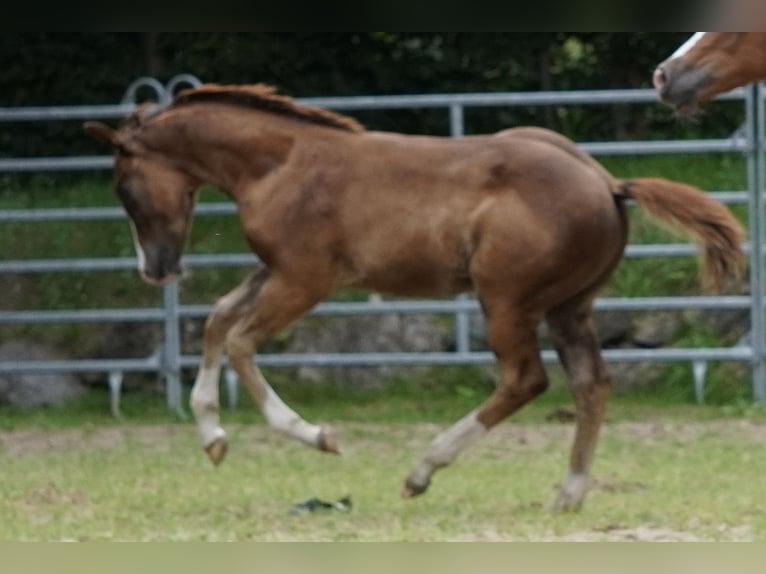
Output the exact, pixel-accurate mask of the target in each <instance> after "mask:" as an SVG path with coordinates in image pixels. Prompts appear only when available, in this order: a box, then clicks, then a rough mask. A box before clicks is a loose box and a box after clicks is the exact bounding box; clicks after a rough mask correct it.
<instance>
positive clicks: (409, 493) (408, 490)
mask: <svg viewBox="0 0 766 574" xmlns="http://www.w3.org/2000/svg"><path fill="white" fill-rule="evenodd" d="M430 484H431V482H430V481H428V482H426V483H425V484H416V483H414V482H412V481H411V480H410V479H409V478H408V479H407V480H405V481H404V488H402V498H414V497H416V496H420V495H421V494H423V493H424V492H425V491H426V490H428V487H429V485H430Z"/></svg>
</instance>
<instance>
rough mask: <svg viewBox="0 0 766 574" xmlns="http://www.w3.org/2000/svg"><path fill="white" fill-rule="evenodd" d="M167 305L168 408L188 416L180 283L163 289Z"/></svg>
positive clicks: (181, 415)
mask: <svg viewBox="0 0 766 574" xmlns="http://www.w3.org/2000/svg"><path fill="white" fill-rule="evenodd" d="M162 296H163V304H164V307H165V347H164V353H163V357H162V359H163V365H162V370H163V373H162V374H163V375H164V378H165V385H166V393H167V403H168V409H170V411H171V412H174V413H176V414H177V415H178V416H179V417H181V418H186V412H185V411H184V408H183V404H182V403H183V392H182V387H181V331H180V326H179V315H178V284H177V283H176V282H173V283H170V284H168V285H166V286H165V287H164V288H163V291H162Z"/></svg>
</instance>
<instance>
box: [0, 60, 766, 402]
mask: <svg viewBox="0 0 766 574" xmlns="http://www.w3.org/2000/svg"><path fill="white" fill-rule="evenodd" d="M197 84H199V80H197V79H196V78H195V77H193V76H190V75H188V74H185V75H181V76H176V77H175V78H173V79H172V80H171V81H170V82H168V83H167V84H165V85H163V84H161V83H160V82H159V81H157V80H156V79H154V78H139V79H138V80H136V81H135V82H133V83H132V84H131V85H130V86H129V87H128V89H127V91H126V93H125V96H124V98H123V100H122V101H121V102H120V103H119V104H117V105H96V106H63V107H44V108H40V107H38V108H30V107H27V108H0V122H9V121H25V122H45V121H53V120H84V119H115V118H123V117H125V116H126V115H128V114H129V113H130V112H132V111H133V110H134V109H135V107H136V98H137V95H138V93H139V91H140V90H146V89H150V90H153V91H154V92H155V99H156V100H158V101H159V102H160V103H167V102H168V101H169V100H170V99H171V98H172V95H173V93H174V91H175V90H176V89H177V87H178V86H180V85H197ZM721 99H725V100H735V101H741V102H742V104H743V105H744V106H745V108H746V116H747V119H746V122H745V126H744V127H745V128H746V129H744V130H739V131H738V132H735V133H734V134H733V135H732V136H731V137H729V138H726V139H712V140H674V141H628V142H626V141H622V142H590V143H581V144H580V145H581V146H582V147H583V148H584V149H585V150H587V151H588V152H590V153H592V154H593V155H601V154H608V155H622V154H634V155H637V154H658V153H662V154H665V153H667V154H672V153H710V152H714V153H732V152H736V153H742V154H746V156H747V170H748V174H747V177H748V189H747V190H735V191H718V192H711V195H713V196H715V197H716V198H717V199H719V200H721V201H723V202H725V203H728V204H747V205H748V211H749V228H750V238H751V241H750V243H748V245H747V246H746V247H747V249H748V251H749V257H750V293H751V295H746V296H720V297H707V296H696V297H639V298H613V297H603V298H600V299H598V300H597V301H596V308H597V309H599V310H619V311H638V310H684V309H747V310H749V312H750V318H751V333H750V337H748V339H749V340H748V341H747V343H746V344H745V343H740V344H738V345H736V346H733V347H716V348H660V349H607V350H605V351H604V356H605V358H606V360H607V361H622V362H645V361H661V362H669V361H683V362H690V363H691V364H692V367H693V368H692V373H693V378H694V385H695V392H696V395H697V397H698V399H699V400H702V397H703V395H704V383H705V374H706V371H707V364H708V362H710V361H741V362H749V363H750V364H751V366H752V389H753V399H754V400H755V401H764V400H766V370H765V365H766V363H765V362H764V359H765V357H766V344H765V342H764V317H763V311H764V300H763V286H764V270H763V236H764V231H763V227H764V222H763V196H762V190H763V181H764V158H763V150H764V101H763V96H762V93H761V88H760V87H759V86H755V87H753V88H752V89H747V90H736V91H734V92H732V93H730V94H727V95H726V96H724V97H723V98H721ZM299 101H300V102H302V103H308V104H313V105H317V106H323V107H327V108H332V109H335V110H344V111H352V110H374V109H386V110H390V109H427V108H428V109H443V110H445V112H446V113H445V121H447V122H448V125H449V129H450V134H451V135H452V136H453V137H460V136H461V135H463V133H464V131H465V128H464V126H465V111H466V110H467V109H471V108H478V107H496V108H501V107H513V106H553V105H555V106H567V105H605V104H608V105H612V104H616V103H621V104H649V105H658V104H657V102H656V94H655V93H654V91H652V90H605V91H575V92H535V93H491V94H437V95H412V96H368V97H333V98H309V99H302V100H299ZM112 161H113V160H112V157H110V156H109V157H105V156H79V157H25V158H5V159H0V173H3V172H42V171H74V170H93V169H104V170H106V169H109V168H111V166H112ZM649 175H651V174H649ZM234 213H235V206H234V205H233V204H228V203H221V204H218V203H205V204H200V205H199V206H198V207H197V210H196V216H198V217H199V216H206V215H225V214H234ZM123 218H124V214H123V211H122V210H121V209H120V208H104V207H97V208H78V207H73V208H63V209H62V208H57V209H34V210H29V209H6V210H0V224H3V223H11V222H36V223H44V222H49V221H67V222H72V224H73V225H74V224H76V223H77V222H81V221H88V220H90V221H92V220H109V219H123ZM695 253H696V248H695V247H694V246H693V245H690V244H652V245H629V246H628V247H627V250H626V257H628V258H640V257H688V256H691V255H694V254H695ZM184 261H185V264H186V265H187V266H188V267H192V268H194V267H220V266H252V265H253V263H254V262H255V261H256V259H255V257H254V256H251V255H247V254H188V255H187V256H186V257H185V259H184ZM135 266H136V261H135V259H134V258H132V257H107V258H77V259H71V258H67V259H34V260H0V278H1V277H2V275H3V274H10V273H43V272H46V273H47V272H64V271H88V272H92V273H98V272H100V271H107V270H122V269H134V268H135ZM209 311H210V307H209V306H206V305H184V304H181V302H180V301H179V294H178V289H177V287H176V285H174V284H171V285H168V286H166V287H164V288H163V296H162V304H161V305H160V306H157V307H154V308H138V309H75V310H41V309H38V310H18V311H2V312H0V324H30V323H61V322H109V321H126V322H158V323H162V324H163V325H164V343H163V345H162V350H161V352H160V353H157V354H155V355H153V356H151V357H147V358H144V359H140V358H138V359H98V360H95V359H93V360H90V359H88V360H85V359H83V360H67V361H47V362H40V361H6V362H0V373H14V372H37V373H63V372H80V373H84V372H100V373H106V374H108V375H109V381H110V384H111V386H112V393H113V398H114V395H115V394H118V393H119V386H120V384H121V380H122V373H123V372H156V373H158V374H160V375H161V376H162V377H163V378H164V380H165V383H166V392H167V403H168V407H169V408H170V409H171V410H172V411H174V412H176V413H178V414H179V415H182V416H183V413H184V407H183V404H182V385H181V376H180V375H181V369H182V368H185V367H194V366H196V365H197V363H198V360H199V357H196V356H188V355H183V354H182V353H181V336H180V321H181V319H184V318H199V317H204V316H206V315H207V313H208V312H209ZM478 311H479V305H478V303H477V301H476V300H475V299H474V298H472V297H470V296H465V295H464V296H459V297H457V298H455V299H452V300H441V301H431V300H423V301H413V300H393V301H370V302H326V303H323V304H320V305H319V306H318V307H317V308H316V309H314V311H313V314H314V315H359V314H365V315H370V314H388V313H433V314H448V315H452V316H454V330H455V341H456V345H455V350H454V351H450V352H431V353H406V352H395V353H353V354H352V353H312V354H287V353H280V354H261V355H259V363H260V364H261V365H264V366H304V365H312V366H330V365H345V366H378V365H424V364H428V365H459V364H460V365H463V364H485V363H491V362H493V360H494V359H493V356H492V354H491V353H489V352H478V351H473V350H471V348H470V338H469V317H470V315H471V314H472V313H477V312H478ZM543 359H544V361H545V362H548V363H550V362H554V361H556V360H557V359H556V356H555V353H553V352H552V351H547V350H546V351H544V352H543ZM227 375H229V376H227V377H226V380H227V383H228V384H229V385H230V386H229V392H230V393H232V392H233V389H232V385H234V384H235V383H236V381H235V379H234V377H233V376H231V373H227ZM230 396H231V394H230ZM234 396H235V395H234Z"/></svg>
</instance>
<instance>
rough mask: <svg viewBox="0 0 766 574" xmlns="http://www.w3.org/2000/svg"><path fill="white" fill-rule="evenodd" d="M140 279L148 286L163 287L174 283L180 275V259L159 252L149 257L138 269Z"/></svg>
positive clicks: (163, 251) (167, 253) (165, 252)
mask: <svg viewBox="0 0 766 574" xmlns="http://www.w3.org/2000/svg"><path fill="white" fill-rule="evenodd" d="M139 273H140V275H141V279H143V280H144V281H145V282H146V283H148V284H149V285H154V286H158V287H161V286H164V285H167V284H169V283H172V282H173V281H175V280H176V279H177V278H178V277H179V276H180V275H181V273H182V268H181V263H180V257H179V256H178V255H175V254H173V253H170V252H168V251H165V250H161V251H160V252H159V253H157V254H156V255H155V256H154V257H152V256H151V255H149V256H148V257H147V258H146V260H145V261H144V264H143V266H142V267H140V268H139Z"/></svg>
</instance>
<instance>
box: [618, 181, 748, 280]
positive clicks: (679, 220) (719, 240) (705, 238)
mask: <svg viewBox="0 0 766 574" xmlns="http://www.w3.org/2000/svg"><path fill="white" fill-rule="evenodd" d="M615 195H616V196H617V197H627V198H632V199H634V200H635V201H636V202H637V203H638V205H640V206H641V208H643V209H644V210H646V212H647V213H648V214H649V215H650V216H652V217H653V218H656V219H657V220H659V221H660V222H662V223H665V224H669V225H670V226H671V227H680V228H681V229H682V230H684V231H686V232H687V233H688V234H689V235H691V236H692V237H693V238H694V239H695V240H696V241H697V243H699V245H700V247H701V248H702V251H703V257H702V259H703V275H702V280H703V287H704V288H705V289H706V290H712V291H721V290H722V289H723V287H724V285H725V283H726V280H727V279H729V278H738V277H740V276H741V274H742V270H743V268H744V262H745V258H744V253H743V251H742V248H741V243H742V241H743V239H744V237H745V232H744V230H743V228H742V226H741V225H740V223H739V221H737V219H735V217H734V216H733V215H732V214H731V212H730V211H729V210H728V209H727V208H726V207H725V206H724V205H722V204H721V203H719V202H718V201H716V200H714V199H713V198H711V197H710V196H708V195H707V194H705V192H703V191H702V190H700V189H697V188H696V187H692V186H690V185H686V184H683V183H678V182H675V181H670V180H667V179H662V178H637V179H631V180H626V181H620V182H619V188H618V190H617V191H616V192H615Z"/></svg>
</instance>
